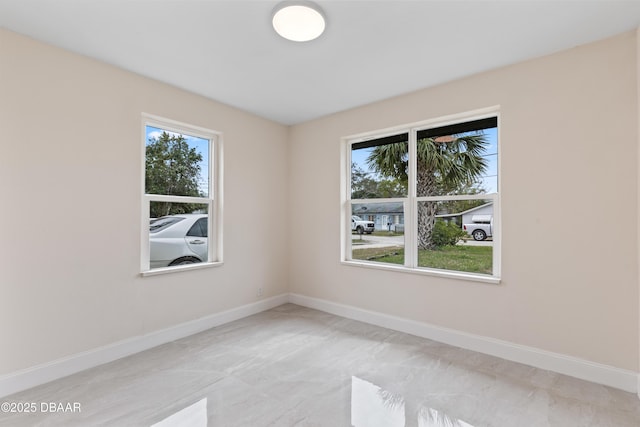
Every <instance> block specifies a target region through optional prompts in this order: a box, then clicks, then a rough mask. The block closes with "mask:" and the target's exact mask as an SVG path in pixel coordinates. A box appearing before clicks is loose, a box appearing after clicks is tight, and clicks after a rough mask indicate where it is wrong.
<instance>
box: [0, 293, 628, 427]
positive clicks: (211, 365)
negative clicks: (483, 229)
mask: <svg viewBox="0 0 640 427" xmlns="http://www.w3.org/2000/svg"><path fill="white" fill-rule="evenodd" d="M205 399H206V400H205ZM0 401H4V402H11V403H13V404H17V403H19V402H21V403H29V402H33V403H35V404H36V405H37V410H36V411H35V412H34V413H23V414H12V413H0V426H12V427H14V426H102V425H105V426H151V425H153V424H156V423H158V425H161V426H163V427H167V426H169V425H176V426H181V427H186V426H187V425H189V426H198V427H203V426H205V425H207V426H208V427H214V426H216V427H217V426H223V427H231V426H243V427H245V426H246V427H262V426H283V427H289V426H323V427H324V426H327V427H337V426H355V427H378V426H380V427H395V426H419V427H426V426H432V427H434V426H448V427H450V426H458V427H468V426H474V427H478V426H509V427H519V426H562V427H571V426H612V427H625V426H630V427H631V426H633V427H638V426H640V400H639V399H638V397H637V396H636V395H634V394H632V393H626V392H623V391H620V390H616V389H612V388H609V387H605V386H601V385H597V384H593V383H589V382H586V381H581V380H578V379H574V378H571V377H567V376H564V375H560V374H556V373H553V372H549V371H543V370H540V369H536V368H532V367H529V366H526V365H521V364H518V363H514V362H508V361H505V360H502V359H498V358H495V357H491V356H486V355H483V354H479V353H475V352H472V351H468V350H463V349H460V348H456V347H451V346H448V345H445V344H441V343H438V342H434V341H430V340H427V339H423V338H418V337H415V336H411V335H407V334H404V333H400V332H395V331H392V330H389V329H384V328H380V327H377V326H372V325H368V324H365V323H361V322H356V321H353V320H349V319H345V318H341V317H337V316H334V315H331V314H327V313H323V312H320V311H316V310H311V309H307V308H304V307H299V306H296V305H293V304H286V305H283V306H280V307H277V308H275V309H272V310H269V311H266V312H264V313H261V314H257V315H254V316H251V317H248V318H245V319H242V320H238V321H235V322H232V323H228V324H226V325H223V326H219V327H217V328H213V329H210V330H208V331H205V332H202V333H199V334H197V335H193V336H191V337H188V338H184V339H181V340H178V341H175V342H171V343H168V344H165V345H162V346H159V347H156V348H154V349H151V350H148V351H145V352H142V353H138V354H136V355H133V356H130V357H127V358H124V359H120V360H117V361H115V362H112V363H108V364H106V365H103V366H99V367H97V368H93V369H90V370H87V371H84V372H81V373H78V374H75V375H72V376H69V377H67V378H63V379H60V380H57V381H54V382H51V383H48V384H45V385H42V386H39V387H36V388H33V389H30V390H27V391H24V392H21V393H18V394H14V395H12V396H8V397H6V398H2V399H0ZM43 402H44V404H45V408H44V409H45V410H44V411H43V408H42V407H41V406H40V405H42V404H43ZM48 402H54V403H56V404H60V403H61V404H63V405H64V406H65V408H64V409H68V408H73V404H79V405H80V412H78V411H75V412H73V411H68V412H61V411H59V410H58V409H59V408H60V407H59V406H57V407H56V406H55V405H54V408H53V410H51V408H50V407H49V406H48ZM67 404H70V405H71V406H69V407H67V406H66V405H67ZM185 408H186V409H185ZM198 408H199V409H198ZM205 408H206V414H205V413H204V409H205ZM54 410H55V411H54ZM197 410H202V411H201V413H200V414H197V413H195V412H194V411H197ZM182 413H185V414H186V415H187V416H186V418H183V421H175V420H179V419H180V415H181V414H182ZM187 418H188V419H189V420H191V421H189V422H187V421H185V419H187ZM194 420H196V421H194ZM197 420H199V421H197ZM172 423H173V424H172Z"/></svg>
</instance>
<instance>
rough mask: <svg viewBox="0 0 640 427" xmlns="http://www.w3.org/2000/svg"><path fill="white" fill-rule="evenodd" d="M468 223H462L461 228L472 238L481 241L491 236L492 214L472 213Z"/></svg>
mask: <svg viewBox="0 0 640 427" xmlns="http://www.w3.org/2000/svg"><path fill="white" fill-rule="evenodd" d="M471 221H472V222H471V223H470V224H463V225H462V229H463V230H464V231H466V232H467V234H469V235H470V236H471V237H473V240H477V241H482V240H484V239H486V238H487V237H492V236H493V216H492V215H474V216H472V217H471Z"/></svg>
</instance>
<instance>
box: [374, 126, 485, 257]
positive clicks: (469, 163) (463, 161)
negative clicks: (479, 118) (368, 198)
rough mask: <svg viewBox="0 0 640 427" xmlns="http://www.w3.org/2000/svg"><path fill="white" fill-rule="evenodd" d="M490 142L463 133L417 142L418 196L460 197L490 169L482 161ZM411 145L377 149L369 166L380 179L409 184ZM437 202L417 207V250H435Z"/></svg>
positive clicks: (482, 136) (423, 139) (390, 145)
mask: <svg viewBox="0 0 640 427" xmlns="http://www.w3.org/2000/svg"><path fill="white" fill-rule="evenodd" d="M487 146H488V142H487V140H486V137H485V136H484V135H483V134H481V133H464V134H459V135H451V136H439V137H429V138H422V139H419V140H418V142H417V166H418V167H417V173H416V175H417V176H416V178H417V182H416V189H417V195H418V196H444V195H452V194H459V191H460V189H461V188H463V187H465V186H471V185H473V183H474V182H477V180H478V178H479V177H480V176H481V175H482V174H483V173H484V171H485V170H486V169H487V161H486V160H485V159H484V158H483V157H482V155H483V154H484V153H485V151H486V148H487ZM407 150H408V145H407V144H406V143H395V144H386V145H379V146H377V147H375V148H374V149H373V150H372V152H371V154H370V155H369V157H368V158H367V163H368V164H369V167H371V168H372V169H373V170H375V171H376V172H378V173H379V174H380V175H382V176H384V177H388V178H392V179H398V180H400V181H404V182H406V181H407V174H408V170H407V168H408V162H407V159H408V153H407ZM437 208H438V202H435V201H427V202H420V203H418V248H419V249H432V248H434V247H435V244H434V242H433V239H432V234H433V228H434V226H435V220H436V213H437Z"/></svg>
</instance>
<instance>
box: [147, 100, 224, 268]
mask: <svg viewBox="0 0 640 427" xmlns="http://www.w3.org/2000/svg"><path fill="white" fill-rule="evenodd" d="M147 126H152V127H157V128H160V129H163V130H167V131H170V132H175V133H178V134H184V135H189V136H195V137H198V138H202V139H206V140H208V141H209V162H208V163H209V170H208V171H207V173H208V178H209V179H208V183H209V189H208V192H207V194H208V196H207V197H186V196H170V195H164V194H146V193H145V180H146V176H145V175H146V174H145V170H146V144H147V141H146V128H147ZM141 182H142V190H141V192H142V214H141V218H142V220H141V230H142V233H141V257H140V271H141V275H142V276H154V275H158V274H166V273H174V272H178V271H185V270H197V269H202V268H209V267H217V266H220V265H222V264H223V251H222V247H223V246H222V224H223V212H222V206H223V204H222V190H223V169H222V133H221V132H217V131H214V130H211V129H206V128H203V127H199V126H194V125H190V124H186V123H182V122H179V121H176V120H171V119H167V118H164V117H159V116H155V115H152V114H147V113H142V179H141ZM151 202H176V203H199V204H206V205H207V212H209V215H208V219H209V221H208V222H209V224H208V226H209V233H208V242H209V245H208V259H207V261H206V262H201V263H197V264H187V265H179V266H172V267H162V268H154V269H151V268H150V259H149V258H150V247H149V246H150V245H149V221H150V216H149V214H150V206H151Z"/></svg>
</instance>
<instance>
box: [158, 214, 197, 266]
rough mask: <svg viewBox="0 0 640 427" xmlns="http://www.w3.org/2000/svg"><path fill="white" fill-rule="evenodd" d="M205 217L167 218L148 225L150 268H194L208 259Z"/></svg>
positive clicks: (188, 215)
mask: <svg viewBox="0 0 640 427" xmlns="http://www.w3.org/2000/svg"><path fill="white" fill-rule="evenodd" d="M208 230H209V227H208V218H207V215H206V214H184V215H170V216H163V217H161V218H157V219H152V220H151V222H150V223H149V247H150V248H149V249H150V257H149V259H150V267H151V268H159V267H168V266H173V265H184V264H194V263H197V262H203V261H207V259H208V247H209V244H208Z"/></svg>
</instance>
